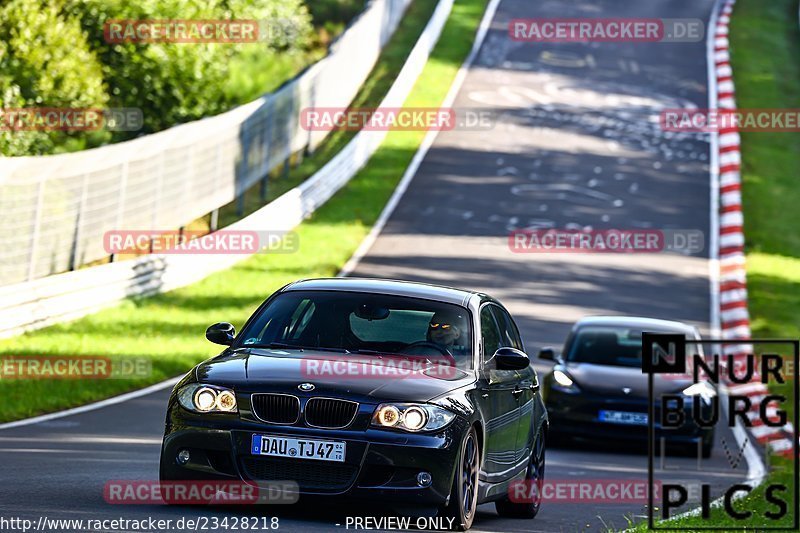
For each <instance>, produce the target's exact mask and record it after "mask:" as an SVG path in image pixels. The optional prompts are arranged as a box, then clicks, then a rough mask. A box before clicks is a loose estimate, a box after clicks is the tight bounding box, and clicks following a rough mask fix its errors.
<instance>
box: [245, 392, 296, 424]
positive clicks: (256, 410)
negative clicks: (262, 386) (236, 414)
mask: <svg viewBox="0 0 800 533" xmlns="http://www.w3.org/2000/svg"><path fill="white" fill-rule="evenodd" d="M251 403H252V407H253V414H254V415H255V416H256V418H258V419H259V420H263V421H264V422H270V423H272V424H294V423H295V422H297V419H298V418H300V399H299V398H297V396H291V395H289V394H253V396H252V399H251Z"/></svg>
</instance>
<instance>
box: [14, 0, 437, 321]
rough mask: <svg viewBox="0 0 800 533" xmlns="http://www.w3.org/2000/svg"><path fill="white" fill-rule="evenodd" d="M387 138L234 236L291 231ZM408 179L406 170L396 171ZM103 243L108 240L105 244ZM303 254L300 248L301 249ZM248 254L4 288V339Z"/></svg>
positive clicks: (182, 259) (432, 32) (110, 268)
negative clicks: (256, 232) (244, 232)
mask: <svg viewBox="0 0 800 533" xmlns="http://www.w3.org/2000/svg"><path fill="white" fill-rule="evenodd" d="M452 6H453V0H440V1H439V4H438V6H437V8H436V11H435V12H434V14H433V17H432V18H431V20H430V21H429V22H428V25H427V26H426V28H425V30H424V31H423V33H422V35H421V36H420V38H419V40H418V41H417V43H416V45H415V46H414V49H413V50H412V51H411V54H410V55H409V57H408V59H407V61H406V63H405V65H404V66H403V69H402V70H401V72H400V74H399V75H398V77H397V79H396V80H395V82H394V83H393V85H392V87H391V89H390V90H389V92H388V94H387V95H386V97H385V98H384V100H383V102H381V104H380V105H381V107H400V106H402V104H403V102H404V101H405V99H406V97H407V96H408V94H409V92H411V88H412V87H413V86H414V83H415V82H416V81H417V78H418V77H419V74H420V73H421V72H422V69H423V68H424V67H425V63H426V62H427V60H428V56H429V55H430V52H431V50H432V49H433V46H434V45H435V44H436V42H437V40H438V39H439V35H440V34H441V31H442V28H443V27H444V24H445V22H446V21H447V18H448V15H449V14H450V10H451V9H452ZM385 136H386V132H385V131H362V132H359V133H358V134H357V135H356V136H355V137H354V138H353V140H352V141H350V143H349V144H348V145H347V146H346V147H345V148H343V149H342V151H341V152H339V153H338V154H337V155H336V156H335V157H334V158H333V159H331V161H329V162H328V164H326V165H325V166H324V167H323V168H322V169H320V170H319V172H317V173H316V174H314V175H313V176H312V177H310V178H309V179H308V180H306V181H305V182H303V183H302V184H301V185H299V186H298V187H296V188H294V189H292V190H290V191H288V192H286V193H285V194H283V195H282V196H280V197H279V198H277V199H276V200H275V201H273V202H271V203H269V204H268V205H266V206H265V207H263V208H261V209H260V210H258V211H256V212H255V213H253V214H252V215H250V216H248V217H246V218H244V219H242V220H240V221H238V222H236V223H235V224H232V225H230V226H228V227H227V228H226V229H228V230H252V231H270V232H271V233H279V232H286V231H289V230H290V229H292V228H293V227H295V226H296V225H297V224H299V223H300V222H301V221H302V220H303V219H304V218H306V217H307V216H309V215H310V214H311V213H313V212H314V210H315V209H316V208H317V207H318V206H320V205H322V204H323V203H325V201H327V200H328V199H329V198H330V197H331V196H333V194H334V193H335V192H336V191H338V190H339V189H340V188H341V187H342V186H343V185H345V184H346V183H347V182H348V181H349V180H350V179H351V178H352V177H353V176H354V175H355V174H356V172H358V170H359V169H360V168H361V167H363V166H364V164H365V163H366V162H367V161H368V160H369V158H370V156H371V155H372V154H373V153H374V152H375V150H376V149H377V148H378V146H379V145H380V144H381V142H382V141H383V139H384V137H385ZM397 171H398V172H402V169H397ZM101 240H102V239H101ZM300 246H301V247H302V246H303V244H302V242H301V243H300ZM245 257H247V256H246V255H217V254H211V255H203V256H202V258H198V257H197V256H196V255H182V254H172V255H164V254H159V255H148V256H142V257H139V258H137V259H134V260H131V261H121V262H118V263H109V264H105V265H100V266H96V267H91V268H86V269H83V270H77V271H73V272H66V273H63V274H56V275H54V276H48V277H45V278H41V279H37V280H33V281H29V282H23V283H18V284H15V285H8V286H0V337H10V336H13V335H16V334H19V333H22V332H24V331H28V330H33V329H37V328H41V327H44V326H47V325H50V324H54V323H57V322H62V321H65V320H71V319H75V318H78V317H81V316H84V315H86V314H89V313H91V312H93V311H97V310H98V309H101V308H103V307H107V306H109V305H113V304H114V303H117V302H119V301H120V300H122V299H124V298H126V297H129V296H134V295H147V294H153V293H156V292H162V291H167V290H171V289H175V288H178V287H181V286H185V285H188V284H190V283H193V282H195V281H198V280H200V279H202V278H204V277H205V276H207V275H209V274H211V273H213V272H216V271H218V270H222V269H224V268H227V267H229V266H231V265H233V264H234V263H236V262H237V261H240V260H242V259H244V258H245Z"/></svg>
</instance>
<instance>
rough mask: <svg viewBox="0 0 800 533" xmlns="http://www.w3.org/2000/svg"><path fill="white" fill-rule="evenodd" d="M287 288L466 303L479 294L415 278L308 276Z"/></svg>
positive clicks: (289, 289)
mask: <svg viewBox="0 0 800 533" xmlns="http://www.w3.org/2000/svg"><path fill="white" fill-rule="evenodd" d="M283 290H284V291H342V292H366V293H371V294H388V295H392V296H407V297H411V298H424V299H426V300H436V301H439V302H445V303H451V304H455V305H461V306H466V305H467V302H468V301H469V299H470V298H471V297H472V296H473V295H475V294H477V293H476V292H474V291H467V290H463V289H455V288H453V287H444V286H441V285H430V284H427V283H417V282H413V281H400V280H393V279H372V278H320V279H305V280H300V281H296V282H294V283H292V284H290V285H287V286H286V287H284V289H283Z"/></svg>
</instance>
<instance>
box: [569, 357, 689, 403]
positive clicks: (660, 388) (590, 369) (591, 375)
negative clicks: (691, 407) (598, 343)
mask: <svg viewBox="0 0 800 533" xmlns="http://www.w3.org/2000/svg"><path fill="white" fill-rule="evenodd" d="M565 367H566V369H567V372H568V373H569V375H570V376H572V378H573V379H574V380H575V383H576V384H577V385H578V387H580V388H581V390H584V391H586V392H591V393H594V394H600V395H603V396H621V395H623V394H624V395H626V396H629V397H633V398H647V397H648V391H647V387H648V385H647V374H644V373H643V372H642V369H641V368H631V367H623V366H609V365H593V364H589V363H573V362H568V363H566V365H565ZM691 384H692V380H691V379H684V378H681V379H677V378H674V377H663V376H659V375H656V376H655V378H654V380H653V393H654V395H655V396H656V397H658V395H660V394H667V393H674V392H680V391H682V390H683V389H685V388H686V387H688V386H689V385H691ZM624 388H627V389H630V392H628V393H627V394H626V393H625V392H623V389H624Z"/></svg>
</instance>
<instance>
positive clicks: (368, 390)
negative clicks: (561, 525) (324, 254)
mask: <svg viewBox="0 0 800 533" xmlns="http://www.w3.org/2000/svg"><path fill="white" fill-rule="evenodd" d="M206 336H207V338H208V339H209V340H211V341H212V342H215V343H218V344H222V345H226V346H227V347H226V348H225V350H224V351H223V352H222V353H221V354H219V355H218V356H216V357H214V358H212V359H209V360H208V361H205V362H203V363H201V364H200V365H198V366H197V367H195V368H194V369H193V370H192V371H191V372H189V373H188V374H187V375H186V376H185V377H184V378H183V379H182V380H181V381H180V382H179V383H178V384H177V385H176V386H175V389H174V391H173V393H172V395H171V397H170V400H169V406H168V413H167V420H166V430H165V435H164V440H163V445H162V450H161V468H160V474H161V479H162V481H180V480H237V481H239V480H241V481H244V482H245V483H252V484H258V483H263V482H269V481H283V480H290V481H293V482H296V486H297V490H298V491H299V494H300V497H301V498H302V497H303V496H304V495H315V496H324V497H330V498H336V497H339V498H344V499H347V500H354V501H357V500H369V501H374V502H379V503H389V504H391V505H392V506H395V507H398V508H400V509H402V508H403V507H404V506H407V507H413V508H414V509H415V511H417V512H419V511H420V509H421V508H425V509H430V510H431V511H432V512H438V513H439V514H440V516H443V517H447V518H449V519H452V520H450V523H452V524H453V527H456V528H463V529H466V528H469V527H470V526H471V524H472V521H473V518H474V515H475V507H476V505H477V504H481V503H485V502H492V501H494V502H496V508H497V510H498V512H499V513H500V514H501V515H503V516H517V517H527V518H532V517H534V516H535V515H536V513H537V512H538V510H539V506H540V504H541V498H540V497H539V495H538V493H537V492H536V491H529V492H528V493H527V494H529V495H530V497H527V498H515V497H513V496H512V495H511V494H510V492H509V488H510V487H511V486H512V484H517V485H519V484H520V483H526V484H530V485H531V486H533V485H535V484H536V483H539V482H541V480H542V479H543V475H544V466H545V438H546V433H547V430H548V422H547V413H546V411H545V409H544V404H543V402H542V400H541V398H540V394H539V384H538V380H537V376H536V372H535V371H534V369H533V368H532V366H531V365H530V360H529V359H528V356H527V355H526V354H525V352H524V347H523V344H522V340H521V338H520V334H519V331H518V329H517V327H516V325H515V323H514V321H513V319H512V318H511V316H510V315H509V313H508V311H506V309H505V308H504V307H503V306H502V305H501V304H500V303H499V302H497V301H496V300H494V299H493V298H491V297H490V296H487V295H485V294H480V293H475V292H469V291H464V290H457V289H452V288H446V287H438V286H432V285H424V284H418V283H409V282H400V281H384V280H364V279H344V278H343V279H320V280H307V281H299V282H296V283H292V284H290V285H288V286H286V287H284V288H282V289H281V290H279V291H277V292H276V293H275V294H273V295H272V296H271V297H270V298H269V299H267V300H266V301H265V302H264V303H263V304H262V305H261V306H260V307H259V308H258V310H256V312H255V313H254V314H253V316H252V317H250V319H249V320H248V321H247V323H246V324H245V325H244V327H243V329H242V331H241V332H240V333H239V334H238V335H237V334H235V332H234V328H233V326H232V325H230V324H227V323H220V324H215V325H213V326H211V327H210V328H209V329H208V330H207V331H206Z"/></svg>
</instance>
